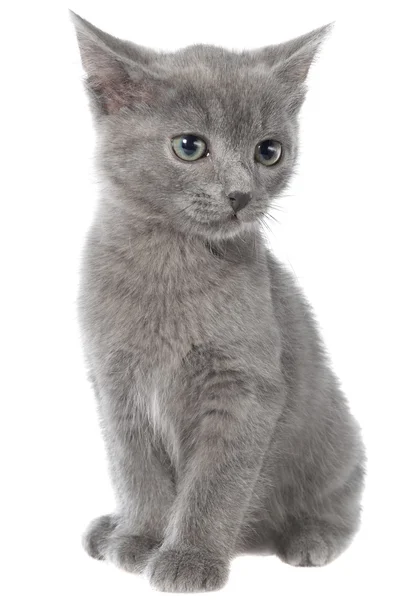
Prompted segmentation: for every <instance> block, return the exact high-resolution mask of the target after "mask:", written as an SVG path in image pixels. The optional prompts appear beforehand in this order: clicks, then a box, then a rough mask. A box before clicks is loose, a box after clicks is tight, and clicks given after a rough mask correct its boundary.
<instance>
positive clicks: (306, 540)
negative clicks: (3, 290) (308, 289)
mask: <svg viewBox="0 0 400 600" xmlns="http://www.w3.org/2000/svg"><path fill="white" fill-rule="evenodd" d="M72 18H73V21H74V24H75V27H76V30H77V37H78V42H79V47H80V52H81V57H82V63H83V67H84V69H85V72H86V75H87V79H86V85H87V90H88V92H89V96H90V100H91V107H92V112H93V117H94V123H95V126H96V129H97V135H98V152H97V167H98V170H99V173H100V177H101V181H102V190H101V197H100V200H99V204H98V209H97V213H96V216H95V218H94V221H93V224H92V226H91V228H90V231H89V233H88V237H87V241H86V246H85V251H84V258H83V270H82V278H81V288H80V295H79V318H80V324H81V329H82V338H83V343H84V350H85V356H86V360H87V365H88V370H89V375H90V379H91V381H92V383H93V388H94V391H95V394H96V397H97V401H98V407H99V413H100V417H101V423H102V427H103V433H104V438H105V443H106V446H107V451H108V456H109V463H110V472H111V477H112V480H113V484H114V488H115V492H116V498H117V507H116V510H115V513H114V514H110V515H105V516H101V517H99V518H97V519H96V520H94V521H93V522H92V523H91V524H90V526H89V528H88V530H87V532H86V534H85V537H84V544H85V547H86V550H87V552H88V553H89V554H90V555H91V556H93V557H94V558H97V559H108V560H110V561H112V562H113V563H115V564H116V565H118V566H119V567H122V568H123V569H126V570H127V571H131V572H145V573H146V574H147V576H148V577H149V579H150V582H151V585H152V586H153V587H155V588H156V589H158V590H163V591H169V592H183V591H185V592H195V591H202V590H204V591H205V590H215V589H218V588H220V587H222V586H223V585H224V584H225V582H226V581H227V577H228V571H229V563H230V560H231V559H232V558H233V557H234V556H235V555H237V554H238V553H244V552H254V551H257V550H258V551H260V552H262V550H263V549H265V548H266V547H269V548H271V547H272V548H273V550H274V552H276V554H277V555H278V556H279V557H280V558H281V559H282V560H284V561H286V562H287V563H289V564H291V565H296V566H297V565H298V566H320V565H325V564H326V563H328V562H330V561H332V560H333V559H334V558H335V557H337V556H338V555H339V554H340V553H341V552H342V551H343V550H344V549H345V548H346V547H347V546H348V544H349V543H350V541H351V539H352V537H353V535H354V533H355V531H356V530H357V527H358V525H359V518H360V494H361V491H362V487H363V474H364V450H363V444H362V441H361V437H360V431H359V427H358V425H357V423H356V422H355V421H354V419H353V417H352V416H351V414H350V412H349V408H348V405H347V402H346V399H345V398H344V396H343V394H342V392H341V391H340V389H339V385H338V382H337V379H336V378H335V375H334V374H333V373H332V371H331V368H330V365H329V361H328V359H327V356H326V354H325V351H324V348H323V345H322V342H321V339H320V337H319V334H318V331H317V327H316V324H315V321H314V318H313V316H312V312H311V310H310V307H309V305H308V303H307V301H306V300H305V299H304V297H303V295H302V292H301V291H300V290H299V289H298V287H297V285H296V284H295V282H294V281H293V278H292V276H291V275H290V274H289V273H288V272H287V271H286V270H285V268H284V267H282V265H280V264H279V263H278V262H277V261H276V259H275V258H274V257H273V256H272V255H271V253H270V252H269V250H268V249H267V248H266V246H265V243H264V241H263V237H262V233H261V231H260V220H261V219H262V218H263V217H264V216H265V214H266V213H267V211H268V208H269V205H270V204H271V201H272V200H273V199H275V198H277V197H278V196H279V195H280V194H281V192H282V191H283V190H284V188H285V187H286V185H287V184H288V181H289V179H290V176H291V174H292V173H293V170H294V166H295V162H296V156H297V149H298V139H297V134H298V114H299V109H300V107H301V105H302V102H303V100H304V96H305V79H306V77H307V73H308V70H309V67H310V65H311V63H312V61H313V59H314V57H315V54H316V52H317V50H318V47H319V45H320V43H321V41H322V40H323V38H324V37H325V35H326V33H327V32H328V30H329V27H323V28H321V29H318V30H315V31H312V32H311V33H308V34H306V35H304V36H302V37H299V38H297V39H295V40H292V41H290V42H287V43H283V44H279V45H275V46H267V47H265V48H260V49H257V50H249V51H241V52H238V51H228V50H225V49H223V48H219V47H215V46H210V45H201V44H200V45H193V46H189V47H187V48H184V49H181V50H179V51H177V52H156V51H152V50H150V49H147V48H144V47H141V46H138V45H136V44H133V43H131V42H125V41H121V40H119V39H116V38H114V37H112V36H110V35H108V34H106V33H104V32H102V31H100V30H99V29H97V28H96V27H94V26H93V25H91V24H90V23H88V22H87V21H85V20H83V19H81V18H80V17H78V16H77V15H74V14H73V15H72Z"/></svg>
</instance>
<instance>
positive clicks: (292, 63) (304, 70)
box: [254, 23, 333, 111]
mask: <svg viewBox="0 0 400 600" xmlns="http://www.w3.org/2000/svg"><path fill="white" fill-rule="evenodd" d="M332 27H333V23H330V24H329V25H325V26H324V27H320V28H319V29H314V30H313V31H310V32H309V33H306V34H305V35H302V36H300V37H297V38H295V39H293V40H290V41H288V42H284V43H283V44H277V45H275V46H267V47H265V48H260V49H259V50H255V52H254V56H255V58H256V59H257V62H263V63H264V64H266V65H267V66H268V67H270V68H271V70H272V73H274V75H275V76H276V78H277V79H278V80H279V81H280V82H281V83H282V84H283V85H284V87H285V89H286V91H287V93H288V94H290V95H291V96H292V98H291V109H292V110H294V111H295V110H298V108H300V106H301V104H302V102H303V100H304V96H305V86H304V83H305V81H306V78H307V75H308V71H309V69H310V67H311V64H312V63H313V61H314V59H315V58H316V56H317V53H318V50H319V48H320V46H321V44H322V42H323V41H324V39H325V38H326V36H327V35H328V34H329V33H330V31H331V30H332Z"/></svg>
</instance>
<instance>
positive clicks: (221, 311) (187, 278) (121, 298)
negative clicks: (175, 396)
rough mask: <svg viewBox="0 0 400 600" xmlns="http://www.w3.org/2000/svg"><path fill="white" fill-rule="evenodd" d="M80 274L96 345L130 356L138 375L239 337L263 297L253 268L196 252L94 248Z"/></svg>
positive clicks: (85, 315)
mask: <svg viewBox="0 0 400 600" xmlns="http://www.w3.org/2000/svg"><path fill="white" fill-rule="evenodd" d="M201 252H203V253H201ZM85 271H86V273H85V274H86V276H84V280H83V282H84V285H83V286H82V294H81V306H82V314H83V320H84V322H85V325H86V327H85V328H86V330H87V331H88V332H89V335H90V337H91V339H92V341H93V343H94V345H96V346H97V347H100V346H101V352H103V353H104V352H105V351H107V352H108V353H110V352H114V351H117V352H118V351H121V350H122V351H123V352H127V353H129V354H130V355H131V356H132V360H133V361H134V362H135V364H137V368H138V369H139V370H142V369H147V368H148V367H149V366H151V368H152V369H156V368H157V367H160V366H165V365H166V364H167V365H170V366H171V368H173V366H174V364H175V365H179V363H180V362H181V360H182V358H183V357H184V356H186V355H187V353H188V352H189V351H190V350H191V348H192V346H193V345H195V346H199V345H202V344H204V343H208V344H209V343H210V342H215V343H218V344H224V343H226V344H229V343H230V342H232V340H234V339H235V338H237V337H242V338H243V337H244V338H245V337H246V334H248V333H249V330H250V329H251V327H252V326H253V325H254V319H255V318H256V312H257V304H259V302H258V298H259V295H260V292H261V293H262V290H256V289H255V286H254V277H252V272H251V268H250V269H249V268H247V269H246V268H244V267H243V265H240V264H239V265H238V264H236V263H234V262H233V263H231V264H227V263H226V262H224V261H221V260H219V259H218V258H216V257H215V256H213V255H211V254H210V253H209V252H208V253H206V251H205V250H204V248H201V247H200V249H199V251H198V253H197V254H196V252H195V251H194V250H193V248H190V249H189V250H188V249H187V248H185V247H183V248H182V246H179V245H175V246H174V245H171V244H170V245H166V246H164V247H160V245H158V246H157V247H155V248H154V247H151V246H149V247H138V248H136V253H135V252H133V253H132V254H129V255H124V254H121V253H120V252H119V253H116V252H112V251H110V249H109V248H106V249H104V248H101V249H99V247H92V248H91V252H90V253H89V254H88V256H87V259H86V268H85ZM85 274H84V275H85Z"/></svg>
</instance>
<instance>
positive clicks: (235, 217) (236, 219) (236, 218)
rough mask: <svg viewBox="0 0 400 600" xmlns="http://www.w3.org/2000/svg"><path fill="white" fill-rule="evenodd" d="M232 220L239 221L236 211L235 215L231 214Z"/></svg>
mask: <svg viewBox="0 0 400 600" xmlns="http://www.w3.org/2000/svg"><path fill="white" fill-rule="evenodd" d="M230 220H231V221H238V220H239V219H238V216H237V214H236V213H233V215H231V216H230Z"/></svg>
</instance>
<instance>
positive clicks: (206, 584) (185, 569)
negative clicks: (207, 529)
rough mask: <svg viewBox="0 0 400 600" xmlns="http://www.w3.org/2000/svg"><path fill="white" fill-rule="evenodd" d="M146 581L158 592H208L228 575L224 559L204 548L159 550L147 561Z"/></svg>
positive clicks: (221, 582) (227, 567) (223, 582)
mask: <svg viewBox="0 0 400 600" xmlns="http://www.w3.org/2000/svg"><path fill="white" fill-rule="evenodd" d="M147 574H148V576H149V579H150V584H151V585H152V586H153V587H154V588H155V589H157V590H159V591H161V592H210V591H212V590H218V589H220V588H222V587H223V586H224V585H225V583H226V582H227V579H228V574H229V565H228V562H227V561H225V560H222V559H221V558H220V557H218V556H215V555H213V554H211V553H210V552H208V551H207V550H197V549H195V548H186V549H174V548H166V549H165V550H160V551H159V552H158V553H157V554H155V555H154V556H153V557H152V558H151V559H150V561H149V564H148V566H147Z"/></svg>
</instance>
